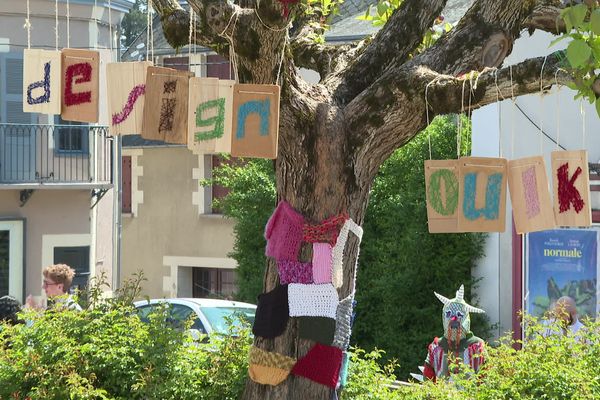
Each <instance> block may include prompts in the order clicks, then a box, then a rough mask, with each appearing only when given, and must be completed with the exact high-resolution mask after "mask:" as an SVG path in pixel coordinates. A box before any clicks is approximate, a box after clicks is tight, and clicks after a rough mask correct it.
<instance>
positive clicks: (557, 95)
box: [554, 68, 561, 151]
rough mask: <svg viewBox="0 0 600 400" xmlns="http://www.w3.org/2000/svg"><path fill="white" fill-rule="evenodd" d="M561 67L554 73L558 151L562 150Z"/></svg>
mask: <svg viewBox="0 0 600 400" xmlns="http://www.w3.org/2000/svg"><path fill="white" fill-rule="evenodd" d="M560 70H561V68H559V69H557V70H556V72H555V73H554V82H555V83H556V151H558V150H560V104H559V101H560V86H559V85H558V78H557V75H558V71H560Z"/></svg>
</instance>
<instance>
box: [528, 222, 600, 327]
mask: <svg viewBox="0 0 600 400" xmlns="http://www.w3.org/2000/svg"><path fill="white" fill-rule="evenodd" d="M599 232H600V231H599V230H595V229H589V230H583V229H560V230H549V231H542V232H533V233H529V234H528V235H527V276H526V284H527V288H526V293H528V295H527V297H526V304H525V307H526V311H527V312H528V313H529V314H531V315H533V316H536V317H541V316H543V315H544V313H545V312H546V311H548V310H549V309H550V308H551V307H552V306H553V305H554V303H555V302H556V300H558V299H559V298H560V297H562V296H570V297H572V298H573V299H574V300H575V303H576V305H577V311H578V313H579V318H580V319H582V318H584V317H585V316H589V317H592V318H595V316H596V314H597V311H598V309H597V293H596V284H597V274H598V271H597V270H598V237H599V236H600V233H599Z"/></svg>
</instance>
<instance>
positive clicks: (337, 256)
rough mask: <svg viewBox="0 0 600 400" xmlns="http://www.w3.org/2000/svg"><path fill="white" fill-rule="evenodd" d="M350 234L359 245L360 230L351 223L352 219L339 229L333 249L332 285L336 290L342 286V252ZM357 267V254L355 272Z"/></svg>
mask: <svg viewBox="0 0 600 400" xmlns="http://www.w3.org/2000/svg"><path fill="white" fill-rule="evenodd" d="M350 232H352V233H354V234H355V235H356V237H358V244H359V245H360V241H361V240H362V235H363V230H362V228H361V227H360V226H358V225H357V224H356V223H355V222H354V221H352V219H347V220H346V222H345V223H344V226H342V229H340V234H339V236H338V238H337V242H336V243H335V247H334V248H333V273H332V283H333V286H334V287H336V288H340V287H342V285H343V284H344V251H345V249H346V242H347V241H348V235H349V233H350ZM359 251H360V248H359ZM357 265H358V254H357V255H356V264H355V271H356V266H357Z"/></svg>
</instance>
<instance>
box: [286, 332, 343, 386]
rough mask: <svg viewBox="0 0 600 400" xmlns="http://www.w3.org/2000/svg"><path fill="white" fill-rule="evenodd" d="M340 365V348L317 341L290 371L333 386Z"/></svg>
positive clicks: (335, 384) (336, 379) (335, 382)
mask: <svg viewBox="0 0 600 400" xmlns="http://www.w3.org/2000/svg"><path fill="white" fill-rule="evenodd" d="M341 366H342V351H341V350H340V349H338V348H337V347H331V346H324V345H322V344H319V343H317V344H315V345H314V347H313V348H311V349H310V350H309V351H308V353H306V355H305V356H304V357H302V358H300V359H299V360H298V362H297V363H296V365H295V366H294V368H293V369H292V373H293V374H294V375H297V376H303V377H305V378H307V379H310V380H312V381H315V382H317V383H320V384H322V385H326V386H329V387H331V388H335V387H336V386H337V382H338V378H339V374H340V368H341Z"/></svg>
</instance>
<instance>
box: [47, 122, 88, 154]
mask: <svg viewBox="0 0 600 400" xmlns="http://www.w3.org/2000/svg"><path fill="white" fill-rule="evenodd" d="M54 124H55V125H56V126H55V128H54V148H55V149H56V151H57V152H59V153H76V154H82V153H83V154H87V153H88V152H89V137H88V135H89V132H90V129H89V126H88V125H86V124H82V123H81V122H73V121H64V120H63V119H62V118H61V117H60V115H57V116H56V117H55V121H54Z"/></svg>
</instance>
